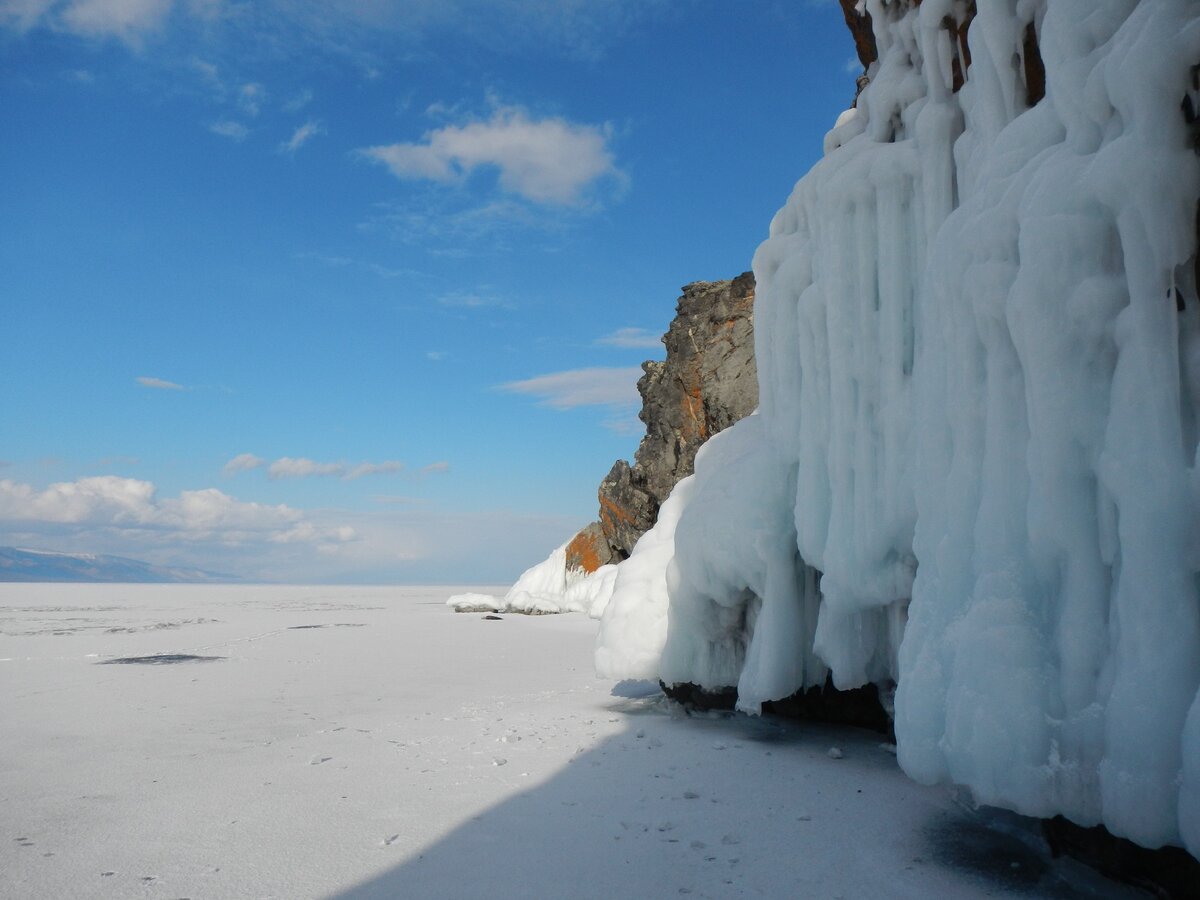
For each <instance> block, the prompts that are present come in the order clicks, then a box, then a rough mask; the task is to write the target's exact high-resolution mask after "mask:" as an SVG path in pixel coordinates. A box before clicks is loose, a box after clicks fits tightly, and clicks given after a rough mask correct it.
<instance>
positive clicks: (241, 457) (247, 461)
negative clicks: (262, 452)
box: [221, 453, 267, 476]
mask: <svg viewBox="0 0 1200 900" xmlns="http://www.w3.org/2000/svg"><path fill="white" fill-rule="evenodd" d="M266 464H267V461H266V460H265V459H263V458H262V457H261V456H255V455H254V454H253V453H239V454H238V455H237V456H235V457H234V458H233V459H231V460H230V461H229V462H227V463H225V465H224V467H223V468H222V469H221V473H222V474H223V475H226V476H229V475H236V474H237V473H238V472H249V471H250V470H251V469H258V468H261V467H262V466H265V465H266Z"/></svg>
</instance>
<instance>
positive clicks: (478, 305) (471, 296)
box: [437, 291, 512, 309]
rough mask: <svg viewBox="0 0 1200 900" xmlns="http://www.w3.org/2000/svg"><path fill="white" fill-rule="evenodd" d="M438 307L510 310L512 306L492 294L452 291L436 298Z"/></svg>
mask: <svg viewBox="0 0 1200 900" xmlns="http://www.w3.org/2000/svg"><path fill="white" fill-rule="evenodd" d="M437 302H438V305H440V306H449V307H455V308H458V309H484V308H487V307H503V308H505V309H511V308H512V304H510V303H508V302H507V301H505V300H503V299H501V298H500V297H496V296H494V295H492V294H488V293H482V292H475V291H453V292H451V293H449V294H443V295H442V296H440V297H438V301H437Z"/></svg>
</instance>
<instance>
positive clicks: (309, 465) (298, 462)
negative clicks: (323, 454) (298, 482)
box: [267, 456, 346, 478]
mask: <svg viewBox="0 0 1200 900" xmlns="http://www.w3.org/2000/svg"><path fill="white" fill-rule="evenodd" d="M345 471H346V466H345V465H344V464H343V463H319V462H314V461H313V460H311V459H306V458H304V457H300V458H298V459H293V458H292V457H290V456H283V457H280V458H279V459H277V460H275V461H274V462H273V463H271V465H269V466H267V476H268V477H270V478H309V477H312V476H314V475H342V474H344V473H345Z"/></svg>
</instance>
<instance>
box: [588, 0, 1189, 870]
mask: <svg viewBox="0 0 1200 900" xmlns="http://www.w3.org/2000/svg"><path fill="white" fill-rule="evenodd" d="M843 5H844V6H845V5H846V4H843ZM854 12H855V14H856V15H858V14H860V13H861V14H865V15H866V16H869V19H870V24H871V27H872V34H873V38H874V45H875V51H876V56H875V57H874V58H873V59H872V60H871V61H870V63H869V67H868V70H867V73H866V74H867V76H868V81H869V83H868V84H867V86H866V87H865V88H864V89H863V91H862V93H861V95H860V96H859V98H858V100H857V104H856V108H855V110H854V111H853V112H852V113H849V114H847V115H846V116H844V117H843V118H842V119H841V120H839V123H838V125H837V126H836V127H835V129H834V130H833V131H832V132H831V133H830V136H829V138H828V139H827V141H826V148H827V155H826V156H825V158H824V159H823V160H822V161H821V162H820V163H818V164H817V166H815V167H814V168H813V170H812V171H811V172H809V173H808V174H807V175H806V176H805V177H804V178H803V179H801V181H800V182H799V183H798V184H797V185H796V187H795V190H794V191H793V193H792V195H791V197H790V198H789V200H788V202H787V204H786V205H785V206H784V208H783V209H782V210H780V212H779V213H778V214H777V216H776V217H775V219H774V221H773V223H772V225H771V233H770V237H769V239H768V240H767V241H766V242H765V243H764V244H763V245H762V246H761V247H760V248H759V250H758V252H757V254H756V255H755V259H754V273H755V277H756V280H757V301H756V309H755V316H756V325H757V327H756V355H757V359H758V377H759V383H760V415H759V416H757V417H754V418H753V419H749V420H745V421H743V422H740V423H739V424H737V425H735V426H734V427H733V428H731V429H730V430H729V431H728V432H727V433H725V434H723V435H721V436H720V437H719V438H718V439H717V440H715V441H714V442H713V443H712V444H711V446H710V449H709V450H707V451H706V452H705V453H703V454H701V456H700V458H699V460H698V461H697V465H696V474H695V476H694V477H693V478H692V479H690V480H689V481H686V482H684V483H683V484H682V485H681V488H682V489H677V490H676V495H678V498H679V499H678V502H676V497H675V495H673V496H672V498H671V500H669V501H668V502H667V503H666V504H665V505H664V512H665V511H666V510H667V508H668V507H670V508H671V509H672V515H671V516H669V517H666V516H660V521H659V524H658V526H656V528H655V529H654V530H653V531H651V532H650V533H648V534H647V535H645V536H644V537H643V538H642V541H641V543H645V544H646V545H647V551H646V552H645V553H644V554H643V553H641V551H640V548H641V543H639V547H638V550H635V553H634V555H633V556H632V557H631V559H630V560H629V562H628V563H626V564H623V566H622V567H621V569H620V570H619V571H618V575H617V579H616V584H615V587H614V592H613V597H612V601H611V602H610V603H609V605H608V609H607V612H606V613H605V618H604V621H603V623H602V625H603V628H602V632H601V641H602V643H601V645H600V647H599V648H598V652H597V661H598V664H599V665H600V667H601V668H602V670H603V671H605V672H607V673H608V674H611V675H621V674H623V671H622V668H621V666H622V665H624V664H626V663H627V664H628V666H629V674H630V675H631V676H632V677H645V675H646V673H647V672H648V671H653V672H655V673H657V674H661V675H662V676H663V677H665V678H667V679H668V680H670V681H680V682H690V683H694V684H699V685H705V686H712V687H722V686H726V687H727V686H735V685H736V687H737V689H738V691H739V703H740V705H742V706H743V707H744V708H749V709H754V708H755V707H756V706H757V705H758V704H759V703H761V702H763V701H765V700H770V699H775V698H777V697H779V696H782V695H785V694H786V693H788V692H791V691H794V690H796V689H798V688H802V687H804V686H805V685H808V684H811V683H813V679H816V678H819V677H821V673H822V672H823V670H824V669H825V668H828V670H829V671H830V673H831V674H832V677H833V680H834V681H835V683H837V684H838V685H839V686H841V687H853V686H855V685H858V684H863V683H864V682H871V681H875V682H882V683H884V684H887V683H889V682H891V681H896V682H898V689H897V694H896V701H895V703H896V705H895V714H896V719H895V726H896V733H897V739H898V755H899V759H900V762H901V765H902V766H903V767H904V769H905V770H906V771H907V772H908V773H909V774H910V775H912V776H913V777H915V778H917V779H919V780H921V781H927V782H933V781H953V782H957V783H960V784H964V785H967V786H969V787H970V788H971V789H972V791H973V792H974V794H975V795H976V797H977V798H978V799H979V800H980V801H982V802H986V803H990V804H996V805H1002V806H1006V807H1009V808H1012V809H1015V810H1017V811H1019V812H1022V813H1026V814H1030V815H1036V816H1051V815H1056V814H1062V815H1065V816H1066V817H1068V818H1069V819H1071V820H1073V821H1075V822H1077V823H1079V824H1082V825H1092V824H1098V823H1102V824H1104V825H1105V826H1106V827H1107V828H1109V829H1110V830H1111V831H1112V832H1113V833H1115V834H1118V835H1121V836H1124V837H1128V838H1130V839H1132V840H1134V841H1136V842H1138V843H1141V844H1144V845H1147V846H1158V845H1162V844H1171V843H1176V844H1178V843H1182V844H1184V845H1186V846H1187V847H1188V848H1189V849H1190V850H1191V852H1192V853H1193V854H1196V853H1200V695H1198V693H1197V692H1198V689H1200V577H1198V574H1200V464H1198V449H1200V445H1198V434H1200V300H1198V298H1197V285H1196V280H1197V268H1196V267H1197V242H1198V234H1197V222H1198V218H1197V207H1198V197H1200V159H1198V158H1197V155H1196V152H1195V146H1196V136H1195V126H1194V122H1195V110H1197V109H1198V108H1200V91H1198V90H1197V88H1196V72H1197V69H1196V66H1197V65H1198V64H1200V4H1197V3H1196V2H1195V0H1153V2H1140V3H1139V2H1136V0H995V2H986V3H985V2H979V3H978V4H977V3H975V2H968V0H924V2H922V3H916V2H913V0H859V2H857V3H855V4H854ZM1189 104H1190V105H1189ZM1189 109H1190V110H1191V111H1192V113H1191V115H1190V116H1189ZM656 532H660V533H659V534H656ZM652 551H653V552H652ZM639 556H644V565H643V566H642V567H641V568H640V569H639V571H638V572H637V579H636V582H637V584H638V585H641V586H644V588H642V587H638V588H636V589H631V590H630V591H628V592H627V591H625V590H624V589H623V582H624V581H625V578H624V575H623V572H624V568H625V566H627V565H629V564H630V563H633V562H634V561H636V560H637V559H638V557H639ZM651 560H654V561H655V562H656V563H659V562H661V571H659V572H654V571H651V568H652V567H651V565H650V562H651ZM818 573H819V581H818ZM639 590H640V591H641V592H642V594H643V600H642V602H641V603H640V604H639V603H638V602H637V599H636V597H635V594H636V593H637V591H639ZM656 648H657V652H658V659H657V662H656V661H655V659H654V654H655V652H656Z"/></svg>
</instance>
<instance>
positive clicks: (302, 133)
mask: <svg viewBox="0 0 1200 900" xmlns="http://www.w3.org/2000/svg"><path fill="white" fill-rule="evenodd" d="M324 133H325V126H323V125H322V124H321V123H320V122H317V121H315V120H309V121H307V122H305V123H304V124H303V125H301V126H300V127H299V128H297V129H296V130H295V131H294V132H292V136H291V137H290V138H289V139H288V140H286V141H284V142H283V143H281V144H280V145H279V152H280V153H295V152H296V151H297V150H299V149H300V148H301V147H303V146H304V145H305V144H307V143H308V142H309V140H311V139H312V138H314V137H316V136H317V135H318V134H324Z"/></svg>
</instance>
